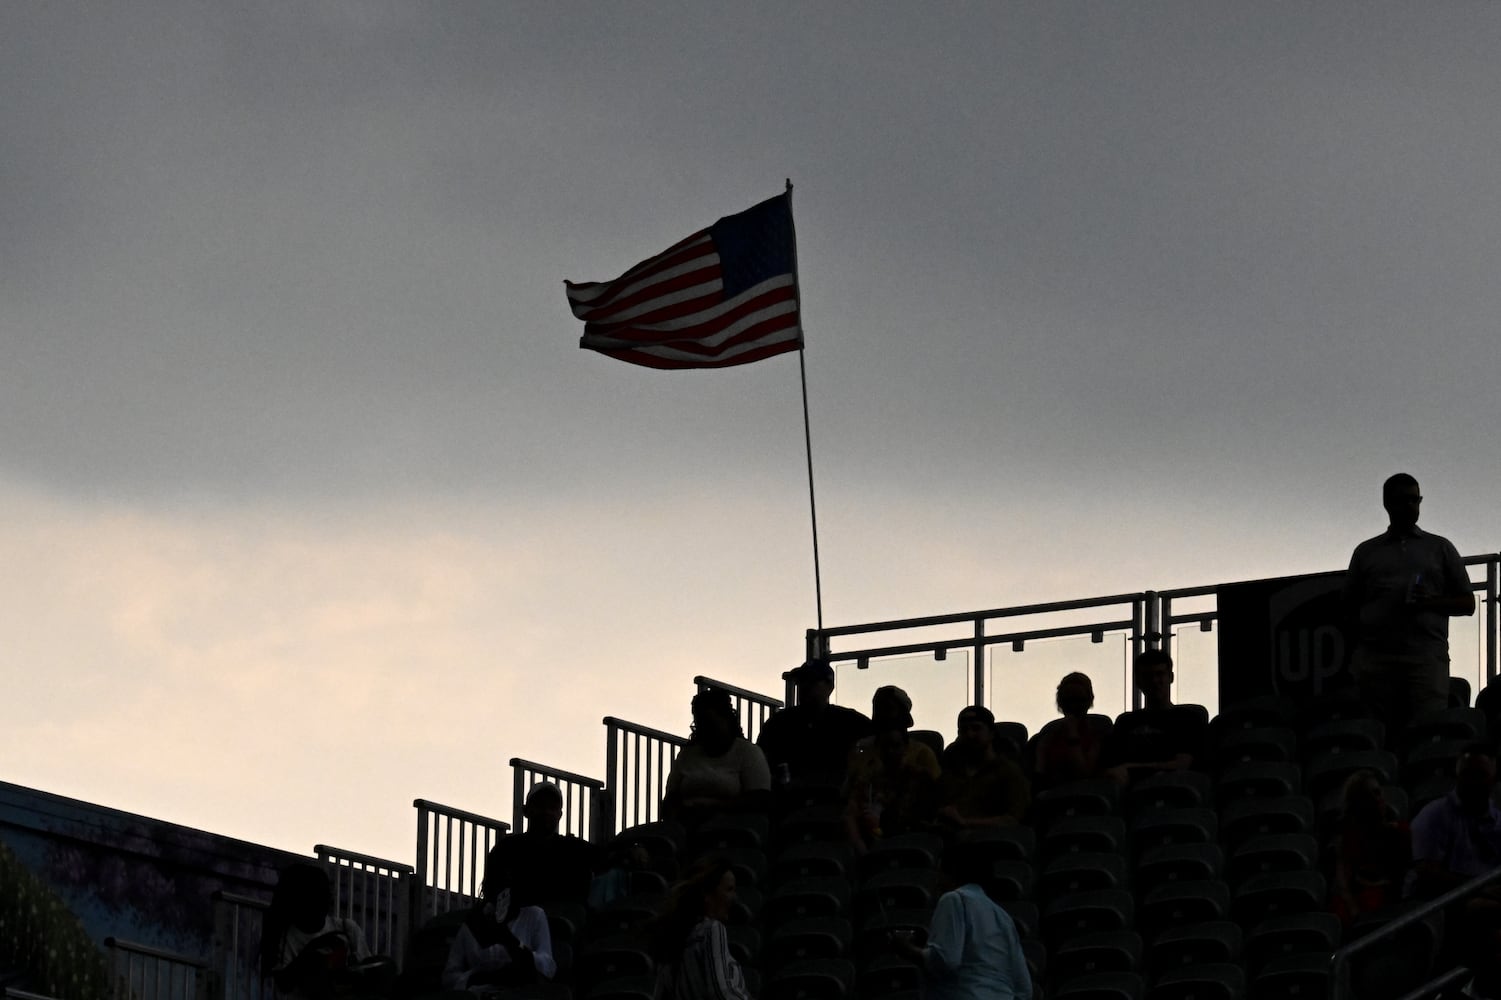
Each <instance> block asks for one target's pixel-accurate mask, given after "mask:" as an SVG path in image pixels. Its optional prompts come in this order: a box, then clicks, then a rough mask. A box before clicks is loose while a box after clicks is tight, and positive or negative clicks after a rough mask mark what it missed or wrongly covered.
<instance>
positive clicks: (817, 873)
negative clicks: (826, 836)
mask: <svg viewBox="0 0 1501 1000" xmlns="http://www.w3.org/2000/svg"><path fill="white" fill-rule="evenodd" d="M854 874H855V851H854V848H852V847H850V845H849V844H848V843H827V842H822V841H803V842H799V843H794V844H791V845H789V846H788V847H786V848H785V849H784V850H783V851H782V853H780V854H778V855H777V859H776V861H774V862H773V863H772V866H771V877H772V880H773V881H775V882H778V883H780V882H786V881H789V880H791V879H797V878H843V879H850V878H853V877H854Z"/></svg>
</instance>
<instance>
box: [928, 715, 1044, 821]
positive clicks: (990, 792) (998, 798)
mask: <svg viewBox="0 0 1501 1000" xmlns="http://www.w3.org/2000/svg"><path fill="white" fill-rule="evenodd" d="M941 763H942V765H943V772H942V774H941V775H939V778H938V822H939V823H940V824H942V825H943V826H944V827H945V828H946V829H948V830H950V831H955V832H958V831H962V830H970V829H980V828H984V827H996V826H1016V825H1017V824H1018V823H1020V822H1021V821H1022V819H1023V818H1025V816H1026V815H1027V808H1028V807H1029V806H1030V805H1031V804H1032V789H1031V787H1030V786H1029V785H1028V783H1027V776H1026V775H1024V774H1022V769H1021V768H1019V767H1017V766H1016V765H1015V764H1014V763H1012V762H1011V761H1010V760H1007V759H1006V758H1005V757H1002V756H1001V755H1000V754H998V753H996V749H995V716H994V715H992V714H991V712H990V709H988V708H986V707H985V706H983V705H971V706H969V707H968V708H966V709H965V710H964V711H962V712H960V713H959V738H958V739H957V740H955V741H954V743H953V744H951V745H950V746H949V747H948V748H947V749H946V750H944V752H943V760H942V762H941Z"/></svg>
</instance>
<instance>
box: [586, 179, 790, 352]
mask: <svg viewBox="0 0 1501 1000" xmlns="http://www.w3.org/2000/svg"><path fill="white" fill-rule="evenodd" d="M565 286H566V288H567V293H568V304H569V307H570V308H571V309H572V310H573V314H574V316H576V317H577V318H579V319H581V320H583V321H584V335H583V337H582V338H581V339H580V341H579V347H581V348H584V349H586V350H592V351H598V352H599V353H601V354H606V355H609V356H610V357H613V358H618V359H620V360H621V361H628V362H630V363H632V364H637V365H644V366H647V367H650V368H724V367H729V366H731V365H743V364H749V363H751V362H753V361H759V360H761V359H762V358H769V357H773V356H775V355H777V354H784V353H786V352H788V351H796V350H800V349H801V348H802V346H803V334H802V323H801V310H800V309H799V303H798V286H797V250H796V237H795V235H794V232H793V226H792V203H791V192H790V191H789V192H788V193H786V194H781V195H778V196H776V197H775V198H770V199H767V200H766V201H763V202H761V203H760V204H759V205H755V206H753V207H751V208H749V209H747V210H746V211H744V212H740V213H738V214H736V215H730V216H726V217H725V218H723V219H720V220H719V221H718V222H716V223H714V225H712V226H710V227H709V228H707V229H701V230H699V231H698V232H696V233H693V234H692V235H690V236H688V237H687V238H685V239H683V240H680V241H679V242H677V243H675V244H674V245H673V246H671V247H669V248H667V249H666V250H664V251H663V252H661V253H659V254H657V255H655V256H653V257H649V258H647V259H646V260H644V261H642V262H641V263H639V264H637V265H636V266H635V267H632V268H631V269H630V270H628V271H626V272H625V273H624V274H622V275H621V276H620V277H618V278H616V279H614V280H613V281H602V282H572V281H570V282H565Z"/></svg>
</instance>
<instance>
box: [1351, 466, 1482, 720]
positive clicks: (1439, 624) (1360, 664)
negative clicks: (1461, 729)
mask: <svg viewBox="0 0 1501 1000" xmlns="http://www.w3.org/2000/svg"><path fill="white" fill-rule="evenodd" d="M1422 502H1423V496H1422V494H1421V492H1420V491H1419V490H1418V481H1417V480H1416V479H1414V478H1413V477H1412V476H1410V475H1408V474H1407V473H1405V472H1399V473H1397V474H1396V475H1394V476H1392V477H1391V478H1390V479H1388V480H1387V481H1386V482H1385V483H1384V484H1383V485H1382V488H1381V503H1382V506H1384V507H1385V508H1386V513H1387V516H1388V517H1389V518H1390V520H1391V524H1390V526H1389V527H1388V528H1387V529H1386V531H1384V532H1382V533H1381V534H1379V535H1377V536H1376V537H1375V538H1370V539H1367V540H1366V541H1364V542H1361V543H1360V544H1359V545H1357V546H1356V547H1355V552H1354V554H1353V555H1351V557H1350V570H1349V572H1348V573H1346V574H1345V591H1344V598H1345V606H1346V608H1347V609H1348V612H1349V614H1350V616H1351V618H1352V619H1353V620H1354V623H1355V627H1356V641H1355V653H1354V656H1353V657H1352V659H1351V661H1350V670H1351V673H1352V674H1353V675H1354V677H1355V682H1356V683H1357V684H1358V685H1359V686H1360V693H1361V697H1362V699H1364V700H1365V702H1366V704H1367V705H1369V706H1370V709H1371V712H1372V714H1373V715H1375V716H1376V717H1377V718H1378V719H1380V720H1381V721H1382V722H1383V723H1385V724H1386V732H1387V736H1388V737H1389V738H1395V736H1396V735H1397V732H1398V731H1399V730H1400V729H1401V727H1402V726H1404V725H1406V724H1407V723H1408V722H1409V721H1411V720H1412V719H1415V718H1417V717H1419V716H1421V715H1423V714H1424V713H1426V712H1434V711H1438V710H1440V709H1443V708H1447V707H1448V704H1449V619H1450V618H1451V617H1455V616H1459V615H1473V614H1474V613H1475V595H1474V594H1473V593H1472V592H1471V590H1470V577H1469V574H1467V573H1466V572H1465V567H1464V561H1463V560H1462V559H1460V557H1459V552H1458V551H1456V550H1455V548H1454V546H1453V545H1452V544H1450V542H1449V540H1448V539H1447V538H1443V537H1440V536H1439V535H1434V534H1430V533H1429V532H1426V531H1424V530H1422V529H1421V528H1419V527H1418V509H1419V505H1420V504H1421V503H1422Z"/></svg>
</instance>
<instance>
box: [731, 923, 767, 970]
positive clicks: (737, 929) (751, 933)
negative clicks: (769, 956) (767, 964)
mask: <svg viewBox="0 0 1501 1000" xmlns="http://www.w3.org/2000/svg"><path fill="white" fill-rule="evenodd" d="M725 935H726V936H727V937H728V938H729V939H730V954H731V955H734V956H735V961H737V962H739V963H740V964H741V965H756V964H758V963H759V962H760V961H761V932H760V931H759V930H757V929H756V928H755V927H752V926H751V925H750V924H728V925H726V927H725Z"/></svg>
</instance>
